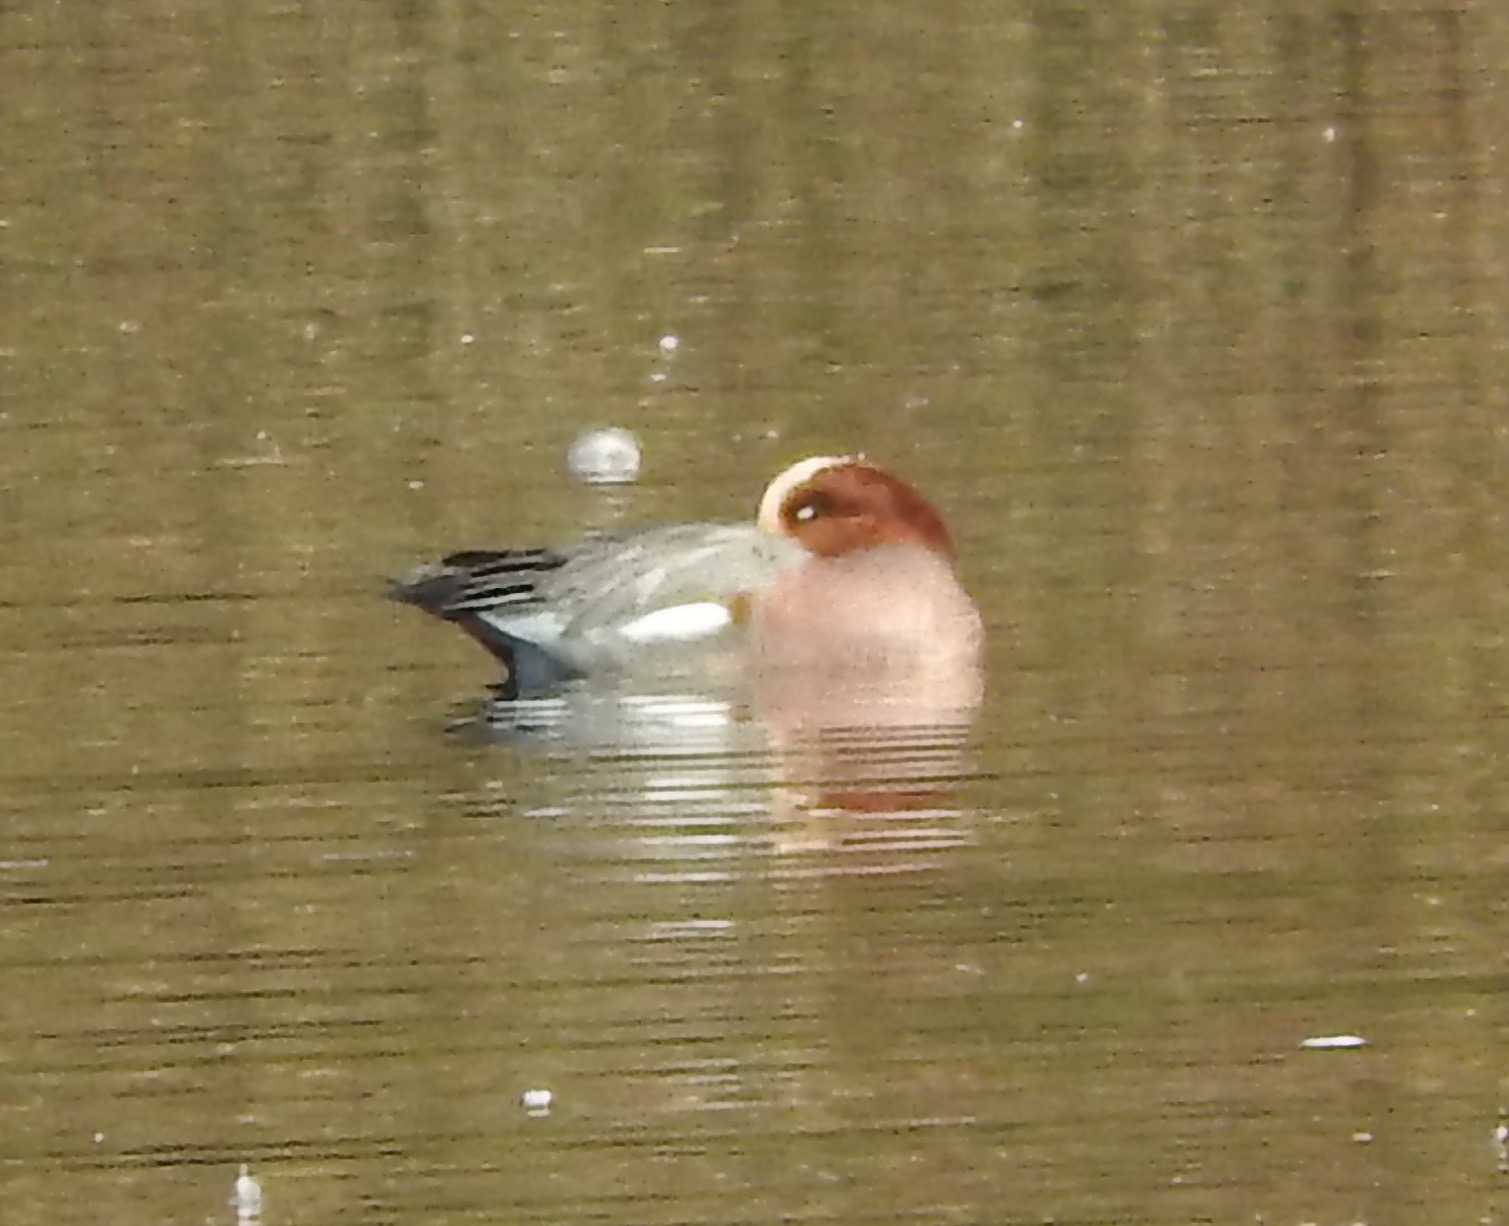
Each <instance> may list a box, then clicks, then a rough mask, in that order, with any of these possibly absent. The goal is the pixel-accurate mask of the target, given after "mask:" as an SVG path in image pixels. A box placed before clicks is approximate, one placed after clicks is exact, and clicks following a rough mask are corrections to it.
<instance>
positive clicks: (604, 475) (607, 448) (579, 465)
mask: <svg viewBox="0 0 1509 1226" xmlns="http://www.w3.org/2000/svg"><path fill="white" fill-rule="evenodd" d="M639 464H640V452H639V440H638V439H636V438H635V437H634V436H633V435H632V434H631V433H629V431H627V430H624V429H621V428H620V427H617V426H609V427H606V428H605V429H601V430H588V431H587V432H586V433H584V434H580V435H578V436H577V438H576V441H575V442H573V443H572V444H571V447H570V449H569V450H568V451H567V452H566V467H567V469H569V470H570V472H571V475H572V476H573V477H575V478H576V479H577V480H578V481H585V482H587V483H588V484H589V485H622V484H624V483H626V482H629V481H633V480H634V479H635V478H636V477H638V476H639Z"/></svg>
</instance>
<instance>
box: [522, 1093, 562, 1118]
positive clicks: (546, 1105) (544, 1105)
mask: <svg viewBox="0 0 1509 1226" xmlns="http://www.w3.org/2000/svg"><path fill="white" fill-rule="evenodd" d="M554 1101H555V1095H554V1094H552V1093H551V1092H550V1091H549V1090H544V1089H540V1090H525V1091H524V1093H522V1094H520V1095H519V1102H521V1103H522V1104H523V1105H524V1110H525V1111H527V1112H529V1114H530V1115H549V1114H550V1104H551V1103H552V1102H554Z"/></svg>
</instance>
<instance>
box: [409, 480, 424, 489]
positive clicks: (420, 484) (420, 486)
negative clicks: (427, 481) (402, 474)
mask: <svg viewBox="0 0 1509 1226" xmlns="http://www.w3.org/2000/svg"><path fill="white" fill-rule="evenodd" d="M408 484H409V488H410V489H411V490H422V489H424V482H423V481H419V480H415V481H410V482H409V483H408Z"/></svg>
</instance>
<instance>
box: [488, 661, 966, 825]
mask: <svg viewBox="0 0 1509 1226" xmlns="http://www.w3.org/2000/svg"><path fill="white" fill-rule="evenodd" d="M982 690H983V685H982V678H981V674H980V670H979V667H978V664H977V663H976V662H975V660H974V659H973V658H968V659H962V660H957V661H953V662H949V663H947V664H943V665H936V666H929V667H928V668H925V669H907V670H902V671H893V672H890V673H884V672H882V673H878V674H877V673H875V672H873V671H870V672H866V673H865V674H864V675H862V676H861V675H859V674H857V673H854V672H844V671H838V670H830V671H827V672H825V671H823V670H822V669H815V668H805V669H802V670H767V671H763V672H757V673H756V674H755V675H754V676H753V677H752V678H751V679H750V682H749V683H748V684H747V685H744V686H742V687H739V688H736V689H729V690H725V691H721V692H711V693H708V692H697V691H693V690H686V689H672V690H666V691H659V692H647V691H645V690H644V689H642V688H636V689H635V690H632V691H626V690H604V689H603V688H602V687H600V686H598V687H582V688H579V689H570V688H568V689H567V690H564V691H563V692H561V693H559V694H557V695H555V696H553V697H551V698H540V699H531V700H526V701H520V700H507V699H502V698H495V699H493V700H491V701H489V702H488V703H486V704H485V706H484V708H483V709H482V710H481V711H480V712H479V713H476V714H475V715H474V716H473V717H472V718H471V719H470V720H468V721H467V722H466V724H465V725H464V727H465V729H466V731H467V732H468V733H469V734H471V735H474V736H475V735H480V736H484V737H486V738H488V739H490V740H493V741H500V742H505V743H509V744H513V745H518V746H521V747H524V748H526V749H528V748H531V747H533V748H536V749H539V750H542V751H546V752H545V753H544V754H543V755H542V762H543V761H545V760H549V761H552V762H554V763H557V764H559V763H560V762H561V761H563V760H565V761H569V762H571V763H572V765H571V766H570V768H569V769H571V770H583V771H585V772H587V774H584V776H583V777H584V778H586V777H587V775H590V776H591V777H593V778H596V779H597V780H598V782H599V783H600V784H601V785H603V786H605V787H611V790H612V792H613V794H614V795H615V796H616V797H618V798H620V799H621V798H623V797H625V796H626V795H633V794H634V793H635V792H636V790H638V791H639V792H641V793H642V794H643V795H644V796H646V797H651V796H653V797H655V798H657V804H658V803H660V802H661V801H663V798H664V796H665V795H666V792H667V779H668V775H669V776H673V777H674V783H675V786H676V787H678V788H681V789H682V790H683V793H684V794H685V795H686V796H688V797H691V796H693V795H695V796H696V797H697V798H698V801H699V804H700V805H702V806H703V807H704V808H705V807H706V806H708V805H709V804H712V805H716V803H717V802H718V801H719V800H720V799H721V801H722V802H723V803H724V804H725V805H727V806H728V811H729V812H741V813H744V814H748V812H749V810H750V808H751V807H752V806H751V802H753V801H756V800H758V801H759V802H760V803H759V804H758V805H756V806H754V807H758V808H762V809H764V810H765V811H766V812H768V814H769V815H770V816H771V817H772V818H775V819H777V820H778V822H781V823H790V824H792V825H793V826H795V827H797V828H796V829H792V830H790V831H789V832H788V833H789V834H790V836H791V837H790V838H789V839H784V840H778V843H779V844H780V845H781V846H794V845H797V844H805V843H808V842H810V841H811V840H812V839H814V838H816V839H818V840H819V841H821V842H823V843H826V844H830V845H831V844H833V843H834V842H835V840H837V841H839V842H842V841H843V840H844V839H845V838H846V837H849V836H854V837H858V838H859V839H860V841H862V842H869V843H871V844H873V845H879V843H883V842H884V840H885V838H886V837H887V836H886V835H885V834H884V833H883V832H882V831H880V830H879V829H878V828H877V826H876V822H877V821H878V820H879V819H882V818H884V817H885V816H886V815H887V814H895V815H902V814H908V815H911V817H912V818H913V819H916V818H918V817H920V816H922V815H923V814H925V813H927V812H929V811H937V813H938V815H939V816H940V817H942V816H944V815H945V814H946V813H947V812H948V811H949V810H950V808H951V805H952V804H953V798H954V793H955V791H956V789H957V787H958V785H959V784H960V782H961V781H963V780H966V779H969V778H971V777H972V776H973V765H972V754H971V733H972V727H973V719H974V715H975V711H976V709H977V707H978V705H979V703H980V698H981V694H982ZM605 773H606V776H608V777H605ZM610 778H611V782H610ZM842 814H851V815H855V816H864V817H866V818H868V819H869V820H868V822H867V824H866V826H865V828H864V830H863V831H862V832H861V833H860V834H858V835H855V834H854V832H853V831H850V832H849V834H848V835H846V834H845V833H844V831H843V830H842V829H840V828H836V827H834V825H833V823H832V820H831V819H832V818H833V817H834V816H836V815H842ZM813 819H817V820H819V821H823V820H826V821H827V826H826V827H825V828H823V827H814V826H812V825H811V824H810V822H811V820H813ZM940 837H941V836H940Z"/></svg>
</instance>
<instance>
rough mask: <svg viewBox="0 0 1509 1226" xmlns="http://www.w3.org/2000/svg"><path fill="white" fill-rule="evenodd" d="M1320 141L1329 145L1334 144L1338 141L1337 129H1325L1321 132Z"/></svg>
mask: <svg viewBox="0 0 1509 1226" xmlns="http://www.w3.org/2000/svg"><path fill="white" fill-rule="evenodd" d="M1320 139H1321V140H1323V141H1325V142H1326V144H1328V145H1330V144H1334V143H1335V141H1336V129H1335V128H1325V129H1323V130H1322V131H1321V134H1320Z"/></svg>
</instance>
